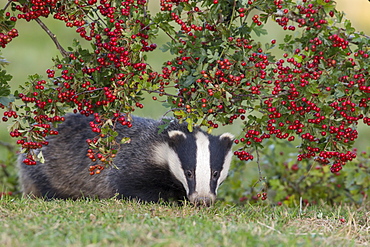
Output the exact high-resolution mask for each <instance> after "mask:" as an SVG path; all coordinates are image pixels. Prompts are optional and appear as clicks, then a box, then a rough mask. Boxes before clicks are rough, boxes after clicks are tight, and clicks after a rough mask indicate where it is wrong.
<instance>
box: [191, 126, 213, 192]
mask: <svg viewBox="0 0 370 247" xmlns="http://www.w3.org/2000/svg"><path fill="white" fill-rule="evenodd" d="M195 138H196V144H197V164H196V167H195V192H196V193H198V197H208V196H209V195H210V192H211V185H210V179H211V164H210V162H211V159H210V158H211V153H210V151H209V139H208V137H207V136H206V135H205V134H203V133H202V132H198V133H197V134H196V136H195Z"/></svg>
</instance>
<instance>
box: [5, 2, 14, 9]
mask: <svg viewBox="0 0 370 247" xmlns="http://www.w3.org/2000/svg"><path fill="white" fill-rule="evenodd" d="M12 2H13V0H8V2H7V3H6V4H5V6H4V8H3V10H6V9H7V8H8V7H9V5H10V4H11V3H12Z"/></svg>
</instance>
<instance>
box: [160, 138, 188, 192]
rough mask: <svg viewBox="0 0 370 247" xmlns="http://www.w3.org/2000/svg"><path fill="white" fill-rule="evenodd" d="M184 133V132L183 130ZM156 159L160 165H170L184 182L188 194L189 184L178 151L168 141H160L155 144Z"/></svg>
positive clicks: (172, 170)
mask: <svg viewBox="0 0 370 247" xmlns="http://www.w3.org/2000/svg"><path fill="white" fill-rule="evenodd" d="M181 133H182V132H181ZM154 154H155V155H154V157H153V158H154V161H155V162H156V163H157V164H160V165H166V164H168V165H169V168H170V171H171V172H172V174H173V175H174V176H175V177H176V178H177V179H178V180H179V181H180V182H181V183H182V185H183V186H184V189H185V191H186V194H187V195H188V194H189V186H188V182H187V180H186V177H185V174H184V171H183V169H182V167H181V161H180V158H179V156H178V155H177V153H176V152H175V151H174V150H173V149H172V148H170V146H169V145H168V143H159V144H158V145H157V146H155V151H154Z"/></svg>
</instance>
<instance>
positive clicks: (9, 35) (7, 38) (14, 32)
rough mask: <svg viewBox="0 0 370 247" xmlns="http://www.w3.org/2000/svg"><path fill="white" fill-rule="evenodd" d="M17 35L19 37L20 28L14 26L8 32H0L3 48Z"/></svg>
mask: <svg viewBox="0 0 370 247" xmlns="http://www.w3.org/2000/svg"><path fill="white" fill-rule="evenodd" d="M15 37H18V30H17V29H15V28H12V29H11V30H10V31H9V32H7V33H0V46H1V47H2V48H5V46H6V45H7V44H8V43H9V42H11V41H12V40H13V39H14V38H15Z"/></svg>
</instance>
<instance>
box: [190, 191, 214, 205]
mask: <svg viewBox="0 0 370 247" xmlns="http://www.w3.org/2000/svg"><path fill="white" fill-rule="evenodd" d="M215 200H216V195H215V194H212V193H209V194H207V195H200V194H199V193H197V192H194V193H193V194H191V195H190V196H189V201H190V202H191V203H192V204H194V205H195V206H199V207H202V206H203V207H209V206H211V205H212V204H213V203H214V202H215Z"/></svg>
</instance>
